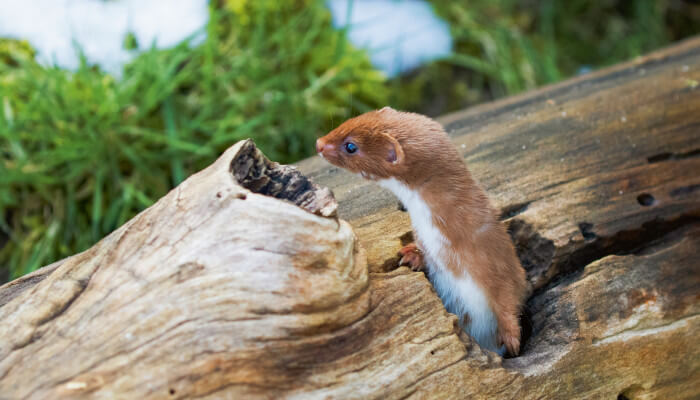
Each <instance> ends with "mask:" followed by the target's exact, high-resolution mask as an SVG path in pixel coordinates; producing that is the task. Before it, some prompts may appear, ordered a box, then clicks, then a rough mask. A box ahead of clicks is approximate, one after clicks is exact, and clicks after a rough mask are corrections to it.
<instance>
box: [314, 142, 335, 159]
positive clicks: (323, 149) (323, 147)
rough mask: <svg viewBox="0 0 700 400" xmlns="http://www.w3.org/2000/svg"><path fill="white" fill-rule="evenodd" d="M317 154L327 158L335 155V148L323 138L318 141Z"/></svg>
mask: <svg viewBox="0 0 700 400" xmlns="http://www.w3.org/2000/svg"><path fill="white" fill-rule="evenodd" d="M316 152H317V153H318V155H320V156H321V157H324V158H325V156H327V155H333V154H334V153H335V146H334V145H332V144H330V143H326V141H325V140H323V138H319V139H317V140H316Z"/></svg>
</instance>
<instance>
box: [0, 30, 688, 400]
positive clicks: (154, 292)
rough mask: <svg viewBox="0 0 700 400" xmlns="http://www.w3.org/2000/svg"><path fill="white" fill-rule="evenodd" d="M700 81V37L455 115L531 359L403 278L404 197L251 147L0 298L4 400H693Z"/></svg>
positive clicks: (236, 150) (414, 278) (318, 164)
mask: <svg viewBox="0 0 700 400" xmlns="http://www.w3.org/2000/svg"><path fill="white" fill-rule="evenodd" d="M699 81H700V38H696V39H693V40H689V41H686V42H683V43H681V44H679V45H676V46H673V47H671V48H669V49H666V50H662V51H660V52H656V53H652V54H651V55H649V56H647V57H643V58H640V59H638V60H635V61H634V62H632V63H628V64H624V65H620V66H616V67H612V68H610V69H606V70H603V71H600V72H596V73H593V74H589V75H586V76H583V77H580V78H576V79H573V80H570V81H566V82H564V83H561V84H558V85H554V86H551V87H547V88H544V89H541V90H538V91H535V92H532V93H527V94H524V95H522V96H518V97H514V98H509V99H505V100H502V101H499V102H495V103H492V104H488V105H484V106H480V107H476V108H474V109H471V110H467V111H466V112H462V113H457V114H453V115H448V116H446V117H444V118H442V119H441V122H442V123H443V124H444V125H445V126H446V128H447V129H448V131H449V132H450V133H451V134H452V135H453V137H454V141H455V144H456V145H457V146H458V148H459V149H461V151H462V153H463V154H464V156H465V159H466V161H467V163H468V165H469V167H470V169H471V170H472V172H473V174H474V176H475V177H477V178H478V179H479V180H480V181H481V182H482V184H483V185H484V187H485V188H486V189H487V191H488V192H489V194H490V195H491V196H492V198H493V199H494V202H495V203H496V204H497V205H498V206H499V207H501V208H502V210H503V214H504V220H505V221H504V223H506V224H508V226H509V228H510V230H511V233H512V236H513V240H514V241H515V243H516V245H517V248H518V251H519V256H520V257H521V260H522V261H523V264H524V265H525V266H526V268H527V270H528V278H529V279H530V281H531V282H532V287H533V290H532V293H531V296H530V300H529V301H528V308H529V311H530V314H531V320H532V329H531V334H530V338H529V339H528V340H527V341H526V342H525V344H524V348H523V353H522V355H521V356H520V357H517V358H512V359H506V360H503V359H501V358H500V357H498V356H496V355H494V354H492V353H490V352H487V351H483V350H481V349H480V348H479V347H478V345H476V344H475V343H473V342H472V341H471V340H470V338H469V337H468V336H466V335H465V334H464V333H463V332H461V331H460V330H459V329H458V328H457V324H456V317H455V316H453V315H451V314H448V313H447V312H446V311H445V309H444V307H443V306H442V304H441V303H440V300H439V299H438V298H437V297H436V295H435V293H434V291H433V290H432V288H431V286H430V283H429V282H428V281H427V280H426V279H425V276H424V275H423V274H422V273H413V272H410V271H409V270H408V269H406V268H399V269H396V268H395V266H396V262H397V260H398V259H397V257H396V251H397V250H398V249H399V248H400V246H401V244H402V243H405V242H407V241H410V240H411V237H410V236H411V235H410V222H409V220H408V216H407V214H406V213H405V212H402V211H400V210H399V208H398V205H397V202H396V200H395V199H394V198H393V197H392V196H391V195H390V194H389V193H388V192H385V191H383V190H381V189H379V188H378V187H375V186H374V185H372V184H370V183H368V182H365V181H362V180H360V179H359V178H356V177H354V176H352V175H349V174H347V173H345V172H344V171H341V170H338V169H336V168H334V167H331V166H329V165H327V164H325V163H323V162H322V161H321V160H319V159H310V160H306V161H304V162H302V163H300V164H299V170H300V171H301V172H302V173H303V174H304V175H306V176H309V177H311V178H312V179H313V181H314V182H316V183H317V184H319V185H321V187H317V186H313V185H312V184H311V183H309V182H308V181H306V180H305V179H304V178H303V177H301V176H300V175H298V174H295V173H294V171H293V170H290V169H288V168H285V167H281V166H276V165H274V164H272V163H267V162H265V161H264V160H262V158H261V156H260V155H259V153H257V152H255V151H254V149H253V148H252V146H251V145H250V143H249V142H243V143H239V144H237V145H235V146H234V147H232V148H231V149H229V150H228V151H227V152H226V153H224V155H222V157H221V158H220V159H219V160H218V161H217V162H215V163H214V164H213V165H212V166H210V167H209V168H207V169H205V170H204V171H202V172H200V173H198V174H196V175H194V176H192V177H190V178H189V179H188V180H187V181H185V182H183V183H182V184H181V185H180V186H178V188H176V189H175V190H173V191H172V192H171V193H170V194H168V195H167V196H166V197H164V198H163V199H161V200H160V201H159V202H158V203H157V204H155V205H154V206H152V207H151V208H149V209H148V210H146V211H144V212H143V213H141V214H140V215H139V216H137V217H136V218H134V219H133V220H131V221H129V222H128V223H127V224H126V225H125V226H123V227H122V228H120V229H119V230H117V231H115V232H114V233H113V234H111V235H110V236H108V237H106V238H105V239H103V240H102V241H101V242H100V243H98V244H97V245H95V246H94V247H93V248H91V249H90V250H88V251H86V252H84V253H81V254H78V255H76V256H73V257H70V258H68V259H66V260H63V261H60V262H58V263H54V264H52V265H51V266H48V267H45V268H44V269H42V270H39V271H37V272H35V273H33V274H30V275H28V276H26V277H23V278H20V279H18V280H16V281H13V282H10V283H8V284H6V285H4V286H2V287H0V337H2V338H3V340H2V342H0V398H61V397H70V398H192V397H201V398H222V397H224V398H227V397H228V398H244V397H245V398H248V397H250V398H282V397H285V398H363V399H364V398H390V399H393V398H397V399H398V398H406V397H411V398H506V399H508V398H511V399H516V398H517V399H521V398H525V399H536V398H628V399H647V398H674V399H683V398H688V399H690V398H697V397H698V396H700V386H699V385H697V382H699V381H700V345H698V339H699V338H700V318H699V317H698V311H699V309H700V296H698V290H699V288H700V268H699V266H700V256H698V250H700V173H699V171H700V112H699V111H698V110H700V87H698V82H699ZM326 186H327V187H330V188H332V189H333V190H334V192H335V195H336V197H337V199H338V202H339V203H338V210H337V215H338V216H339V217H340V218H344V219H347V220H348V221H349V223H350V224H348V223H346V222H344V221H343V220H342V219H337V218H335V215H336V213H335V203H334V202H333V200H332V199H331V197H330V196H329V193H328V192H327V191H324V190H323V189H322V187H326ZM250 189H254V190H250ZM275 196H277V197H279V198H275ZM292 202H294V203H296V204H298V205H301V206H303V207H306V209H302V208H300V207H298V206H297V205H294V204H290V203H292ZM351 226H352V228H354V233H353V229H351ZM620 396H621V397H620Z"/></svg>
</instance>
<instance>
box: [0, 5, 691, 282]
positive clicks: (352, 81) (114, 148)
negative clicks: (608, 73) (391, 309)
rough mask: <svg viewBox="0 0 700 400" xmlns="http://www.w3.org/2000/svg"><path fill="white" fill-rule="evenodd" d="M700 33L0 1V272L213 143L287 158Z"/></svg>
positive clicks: (68, 247) (445, 13) (296, 9)
mask: <svg viewBox="0 0 700 400" xmlns="http://www.w3.org/2000/svg"><path fill="white" fill-rule="evenodd" d="M698 33H700V1H695V0H567V1H555V0H470V1H466V0H465V1H457V0H427V1H419V0H404V1H398V0H393V1H392V0H365V1H363V0H355V1H349V0H329V1H322V0H211V1H207V0H23V1H16V0H0V283H1V282H3V281H6V280H8V279H12V278H16V277H19V276H21V275H23V274H25V273H28V272H30V271H32V270H35V269H36V268H38V267H41V266H43V265H46V264H49V263H51V262H53V261H56V260H58V259H61V258H63V257H66V256H69V255H72V254H74V253H76V252H79V251H82V250H85V249H86V248H88V247H90V246H91V245H92V244H93V243H95V242H96V241H98V240H99V239H101V238H102V237H104V236H105V235H106V234H108V233H110V232H111V231H113V230H114V229H115V228H117V227H119V226H120V225H121V224H123V223H124V222H126V221H127V220H128V219H129V218H131V217H132V216H134V215H135V214H136V213H137V212H139V211H140V210H142V209H144V208H146V207H148V206H149V205H151V204H153V202H155V201H156V200H157V199H158V198H160V197H161V196H163V195H164V194H165V193H166V192H167V191H168V190H170V189H171V188H172V187H174V186H175V185H177V184H178V183H180V182H181V181H182V180H184V179H185V178H186V177H187V176H188V175H190V174H192V173H193V172H196V171H198V170H199V169H201V168H203V167H205V166H207V165H208V164H210V163H211V162H212V161H213V160H214V159H216V157H217V156H218V155H219V154H220V153H221V152H222V151H223V150H224V149H226V148H227V147H228V146H230V145H231V144H233V143H234V142H236V141H238V140H240V139H243V138H248V137H250V138H253V139H254V140H255V142H256V144H257V145H258V146H259V147H260V148H261V149H262V150H263V151H264V152H265V154H266V155H267V156H268V157H269V158H271V159H273V160H276V161H279V162H283V163H290V162H294V161H297V160H299V159H302V158H304V157H307V156H310V155H312V153H313V151H314V141H315V139H316V138H317V137H319V136H321V135H322V134H324V133H325V132H327V131H329V130H330V129H332V128H333V127H334V126H336V125H338V124H339V123H340V122H342V121H343V120H344V119H346V118H349V117H351V116H354V115H357V114H359V113H362V112H364V111H368V110H371V109H374V108H378V107H382V106H384V105H391V106H393V107H394V108H398V109H403V110H411V111H416V112H420V113H424V114H427V115H430V116H438V115H441V114H444V113H447V112H450V111H454V110H458V109H462V108H465V107H469V106H471V105H474V104H477V103H481V102H485V101H489V100H492V99H495V98H499V97H502V96H506V95H510V94H515V93H519V92H522V91H525V90H528V89H532V88H535V87H537V86H540V85H543V84H547V83H552V82H556V81H559V80H562V79H565V78H568V77H571V76H575V75H579V74H585V73H588V72H590V71H592V70H595V69H598V68H600V67H603V66H606V65H610V64H613V63H617V62H621V61H624V60H628V59H631V58H634V57H637V56H640V55H642V54H644V53H646V52H649V51H651V50H654V49H657V48H659V47H662V46H665V45H668V44H670V43H672V42H674V41H678V40H681V39H683V38H686V37H689V36H692V35H696V34H698Z"/></svg>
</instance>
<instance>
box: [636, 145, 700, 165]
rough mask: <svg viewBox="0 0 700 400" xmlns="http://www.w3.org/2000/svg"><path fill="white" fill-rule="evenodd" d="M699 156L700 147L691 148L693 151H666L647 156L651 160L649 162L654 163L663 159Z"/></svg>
mask: <svg viewBox="0 0 700 400" xmlns="http://www.w3.org/2000/svg"><path fill="white" fill-rule="evenodd" d="M698 156H700V149H694V150H691V151H688V152H685V153H669V152H666V153H659V154H655V155H653V156H651V157H647V161H648V162H649V164H654V163H657V162H661V161H668V160H683V159H686V158H690V157H698Z"/></svg>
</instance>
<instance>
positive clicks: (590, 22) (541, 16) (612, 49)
mask: <svg viewBox="0 0 700 400" xmlns="http://www.w3.org/2000/svg"><path fill="white" fill-rule="evenodd" d="M432 3H433V4H434V5H435V10H436V12H437V13H438V14H439V15H441V16H442V17H444V18H445V19H446V20H447V21H449V22H450V26H451V32H452V36H453V39H454V42H455V52H454V54H453V55H452V56H451V57H448V58H447V59H446V60H443V61H441V62H436V63H433V64H432V65H430V66H428V67H427V68H423V69H422V70H420V71H418V72H417V73H416V74H414V75H412V76H409V77H408V78H404V79H401V80H400V81H399V82H398V83H396V84H395V90H394V93H393V94H392V97H391V100H392V102H394V103H396V104H397V105H399V106H400V107H403V108H409V109H418V110H424V111H427V112H428V113H429V114H432V115H439V114H443V113H445V112H448V111H453V110H457V109H461V108H464V107H467V106H469V105H472V104H474V103H479V102H483V101H487V100H491V99H494V98H498V97H502V96H505V95H509V94H514V93H519V92H522V91H524V90H529V89H532V88H535V87H538V86H541V85H543V84H547V83H552V82H557V81H559V80H561V79H563V78H566V77H570V76H572V75H575V74H576V73H577V72H578V71H579V70H580V69H581V68H582V67H590V68H599V67H601V66H606V65H611V64H614V63H618V62H620V61H623V60H628V59H631V58H634V57H636V56H640V55H642V54H644V53H647V52H649V51H651V50H654V49H657V48H659V47H661V46H663V45H666V44H669V43H671V42H673V41H675V40H679V39H681V38H685V37H688V36H690V35H695V34H698V33H700V5H698V4H697V2H695V3H693V2H691V1H682V0H679V1H675V0H635V1H627V0H600V1H593V0H567V1H557V0H474V1H453V0H432ZM436 104H438V106H435V105H436Z"/></svg>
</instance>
